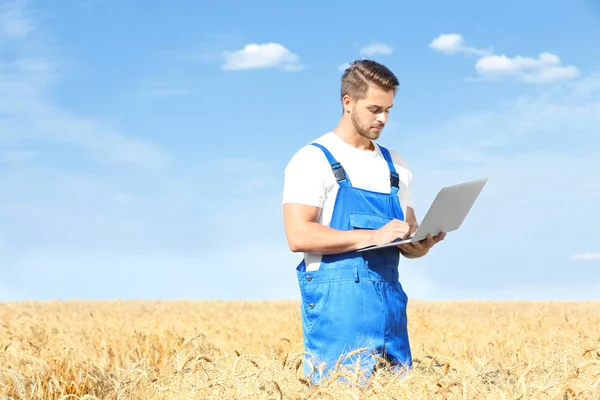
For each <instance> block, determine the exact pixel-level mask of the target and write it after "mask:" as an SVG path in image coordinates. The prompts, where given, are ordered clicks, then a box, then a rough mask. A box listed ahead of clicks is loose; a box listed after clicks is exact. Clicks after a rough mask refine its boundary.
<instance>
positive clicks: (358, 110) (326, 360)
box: [283, 60, 445, 383]
mask: <svg viewBox="0 0 600 400" xmlns="http://www.w3.org/2000/svg"><path fill="white" fill-rule="evenodd" d="M398 85H399V83H398V80H397V78H396V76H395V75H394V74H393V73H392V72H391V71H390V70H389V69H388V68H387V67H385V66H384V65H381V64H379V63H377V62H375V61H372V60H360V61H355V62H353V63H351V65H350V66H349V67H348V68H347V69H346V71H345V72H344V74H343V76H342V82H341V102H342V107H343V110H342V117H341V119H340V121H339V123H338V125H337V126H336V127H335V129H333V131H331V132H328V133H326V134H324V135H323V136H321V137H319V138H317V139H316V140H315V141H314V142H313V143H311V144H309V145H306V146H304V147H303V148H301V149H300V150H299V151H298V152H297V153H296V154H295V155H294V156H293V157H292V159H291V160H290V162H289V163H288V165H287V167H286V169H285V181H284V191H283V217H284V225H285V233H286V237H287V240H288V243H289V247H290V249H291V250H292V251H293V252H302V253H304V257H303V259H302V262H301V263H300V264H299V265H298V267H297V268H296V271H297V277H298V283H299V286H300V292H301V297H302V302H301V312H302V328H303V336H304V345H305V351H306V353H307V357H306V359H305V363H304V371H305V373H306V374H307V375H311V379H312V381H313V382H314V383H318V381H319V380H321V379H322V378H323V377H325V376H327V375H328V374H329V373H330V372H331V369H332V368H334V367H335V366H336V364H338V365H340V366H342V367H350V368H352V367H353V366H355V365H356V362H357V360H358V359H360V360H359V361H360V364H359V365H360V368H361V369H364V370H365V372H366V375H367V376H368V375H370V374H371V373H372V372H373V370H374V368H375V367H376V366H377V362H376V361H377V360H378V359H379V361H381V360H382V359H384V360H387V362H388V363H389V364H390V365H392V366H394V367H395V368H396V369H397V370H398V372H400V371H401V370H403V368H410V367H411V366H412V355H411V350H410V345H409V340H408V330H407V319H406V306H407V300H408V297H407V295H406V294H405V292H404V290H403V288H402V285H401V284H400V282H399V274H398V264H399V261H400V255H402V256H404V257H406V258H417V257H422V256H424V255H425V254H427V253H428V251H429V250H430V249H431V247H432V246H433V245H434V244H436V243H438V242H439V241H440V240H443V239H444V237H445V233H442V234H440V235H439V236H437V237H431V236H429V237H428V238H427V239H425V240H423V241H422V242H420V243H414V244H404V245H400V246H392V247H387V248H383V249H376V250H370V251H366V252H357V251H356V250H357V249H360V248H363V247H365V246H369V245H379V244H385V243H390V242H392V241H393V240H395V239H399V238H406V237H408V236H409V235H411V234H412V233H414V232H415V231H416V229H417V221H416V218H415V213H414V210H413V206H412V198H411V193H410V188H409V187H410V183H411V180H412V176H411V172H410V170H409V169H408V167H407V165H406V163H405V161H404V159H403V158H402V157H401V156H400V155H398V154H397V153H395V152H391V151H389V150H387V149H386V148H384V147H383V146H381V145H378V144H376V143H375V141H376V140H377V139H378V138H379V137H380V135H381V132H382V130H383V128H384V126H385V124H386V122H387V119H388V114H389V112H390V109H391V108H392V106H393V100H394V98H395V95H396V90H397V87H398ZM372 355H376V356H377V357H373V356H372Z"/></svg>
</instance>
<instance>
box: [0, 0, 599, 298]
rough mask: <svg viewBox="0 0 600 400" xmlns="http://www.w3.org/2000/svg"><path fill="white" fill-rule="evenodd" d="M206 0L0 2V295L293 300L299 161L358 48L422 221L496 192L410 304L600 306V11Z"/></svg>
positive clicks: (428, 266) (436, 253)
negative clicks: (293, 197) (285, 206)
mask: <svg viewBox="0 0 600 400" xmlns="http://www.w3.org/2000/svg"><path fill="white" fill-rule="evenodd" d="M202 3H203V2H187V3H186V5H185V6H184V5H183V3H180V4H178V5H174V2H162V1H161V2H159V1H146V2H143V6H142V2H139V1H138V2H134V1H132V0H81V1H69V2H64V1H59V0H46V1H43V2H42V1H33V0H32V1H13V0H4V1H2V2H0V268H1V274H0V301H21V300H71V299H93V300H95V299H99V300H103V299H189V300H196V299H224V300H242V299H243V300H273V299H298V298H299V291H298V284H297V281H296V272H295V268H296V266H297V264H298V263H299V262H300V260H301V257H302V256H301V254H298V253H292V252H291V251H290V250H289V248H288V246H287V242H286V238H285V234H284V230H283V220H282V207H281V199H282V189H283V171H284V168H285V166H286V164H287V162H288V161H289V159H290V158H291V157H292V155H293V154H294V153H295V152H296V151H297V150H298V149H300V148H301V147H302V146H304V145H306V144H307V143H309V142H310V141H312V140H314V139H316V138H317V137H319V136H321V135H322V134H324V133H326V132H328V131H330V130H331V129H333V128H334V127H335V125H336V124H337V122H338V120H339V117H340V110H341V105H340V99H339V84H340V77H341V71H342V69H343V67H344V65H346V64H347V63H348V62H350V61H352V60H355V59H361V58H371V59H374V60H376V61H379V62H382V63H383V64H385V65H386V66H388V67H389V68H390V69H391V70H392V71H393V72H394V73H395V74H396V75H397V77H398V79H399V81H400V88H399V90H398V94H397V95H396V98H395V102H394V108H393V111H392V112H391V114H390V119H389V122H388V124H387V126H386V128H385V129H384V131H383V133H382V136H381V138H380V139H379V143H380V144H382V145H384V146H386V147H388V148H390V149H393V150H394V151H396V152H398V153H399V154H401V155H402V156H403V157H404V158H405V160H406V161H407V163H408V166H409V168H410V169H411V171H412V173H413V183H412V186H411V191H412V193H413V199H414V206H415V211H416V214H417V218H418V219H419V220H421V219H422V218H423V216H424V214H425V212H426V210H427V209H428V207H429V205H430V204H431V202H432V200H433V198H434V197H435V195H436V193H437V191H438V190H439V189H440V188H441V187H443V186H447V185H452V184H455V183H460V182H464V181H467V180H471V179H477V178H480V177H483V176H487V177H488V179H489V180H488V183H487V185H486V187H485V188H484V190H483V192H482V193H481V195H480V197H479V199H478V200H477V202H476V203H475V205H474V206H473V208H472V210H471V212H470V214H469V215H468V217H467V219H466V220H465V222H464V223H463V226H461V228H460V229H459V230H457V231H455V232H451V233H449V234H448V236H447V238H446V240H444V241H443V242H442V243H440V244H439V245H437V246H436V247H434V248H433V249H432V250H431V252H430V253H429V254H428V255H427V256H426V257H423V258H421V259H416V260H408V259H402V260H401V263H400V266H399V268H400V281H401V283H402V285H403V287H404V289H405V291H406V293H407V294H408V296H409V298H411V299H419V300H436V301H437V300H440V301H441V300H444V301H445V300H594V299H598V298H599V297H600V240H599V238H600V235H599V233H598V227H600V212H599V211H598V210H599V209H598V205H599V204H600V179H599V178H598V171H600V131H599V130H598V127H599V126H600V52H599V51H598V44H597V43H598V40H599V39H600V6H599V5H598V4H599V3H597V2H594V1H592V0H572V1H569V2H565V1H556V0H550V1H543V2H542V1H541V0H533V1H529V2H520V1H516V0H508V1H506V2H502V3H489V2H480V1H459V2H451V3H448V2H443V1H422V2H394V1H379V2H377V3H376V4H375V3H373V4H372V5H367V3H356V4H355V5H352V4H350V3H348V2H338V1H331V2H327V3H320V2H316V1H306V2H295V3H288V2H276V1H262V0H260V1H258V0H257V1H253V2H238V3H236V4H232V3H229V2H223V3H218V2H211V3H209V5H202Z"/></svg>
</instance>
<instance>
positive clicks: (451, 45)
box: [429, 33, 491, 55]
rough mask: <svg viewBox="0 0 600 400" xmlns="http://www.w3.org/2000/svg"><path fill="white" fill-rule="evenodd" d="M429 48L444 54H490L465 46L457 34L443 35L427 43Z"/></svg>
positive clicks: (488, 51)
mask: <svg viewBox="0 0 600 400" xmlns="http://www.w3.org/2000/svg"><path fill="white" fill-rule="evenodd" d="M429 47H430V48H431V49H433V50H436V51H441V52H442V53H446V54H456V53H469V54H476V55H487V54H491V51H490V50H486V49H477V48H474V47H468V46H465V41H464V39H463V37H462V35H459V34H458V33H444V34H441V35H440V36H438V37H437V38H435V39H433V40H432V41H431V43H429Z"/></svg>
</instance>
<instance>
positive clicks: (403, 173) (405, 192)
mask: <svg viewBox="0 0 600 400" xmlns="http://www.w3.org/2000/svg"><path fill="white" fill-rule="evenodd" d="M390 155H391V157H392V161H393V162H394V165H395V167H396V171H397V172H398V175H399V177H400V188H399V190H398V196H399V197H400V204H401V205H402V208H403V209H406V207H411V208H414V206H413V196H412V192H411V183H412V172H411V171H410V169H409V168H408V164H407V163H406V160H405V159H404V157H402V156H401V155H400V154H398V153H396V152H393V151H390Z"/></svg>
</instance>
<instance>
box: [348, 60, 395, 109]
mask: <svg viewBox="0 0 600 400" xmlns="http://www.w3.org/2000/svg"><path fill="white" fill-rule="evenodd" d="M370 84H371V85H376V86H378V87H380V88H381V89H383V90H392V91H394V94H395V92H396V89H397V88H398V86H399V85H400V83H399V82H398V78H396V75H394V73H393V72H392V71H390V70H389V69H388V68H387V67H386V66H385V65H383V64H380V63H378V62H376V61H373V60H366V59H363V60H356V61H353V62H351V63H350V66H348V68H346V70H345V71H344V74H343V75H342V86H341V97H344V96H345V95H349V96H350V97H352V98H354V99H357V100H358V99H363V98H364V97H365V96H366V94H367V90H368V89H369V85H370Z"/></svg>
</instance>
